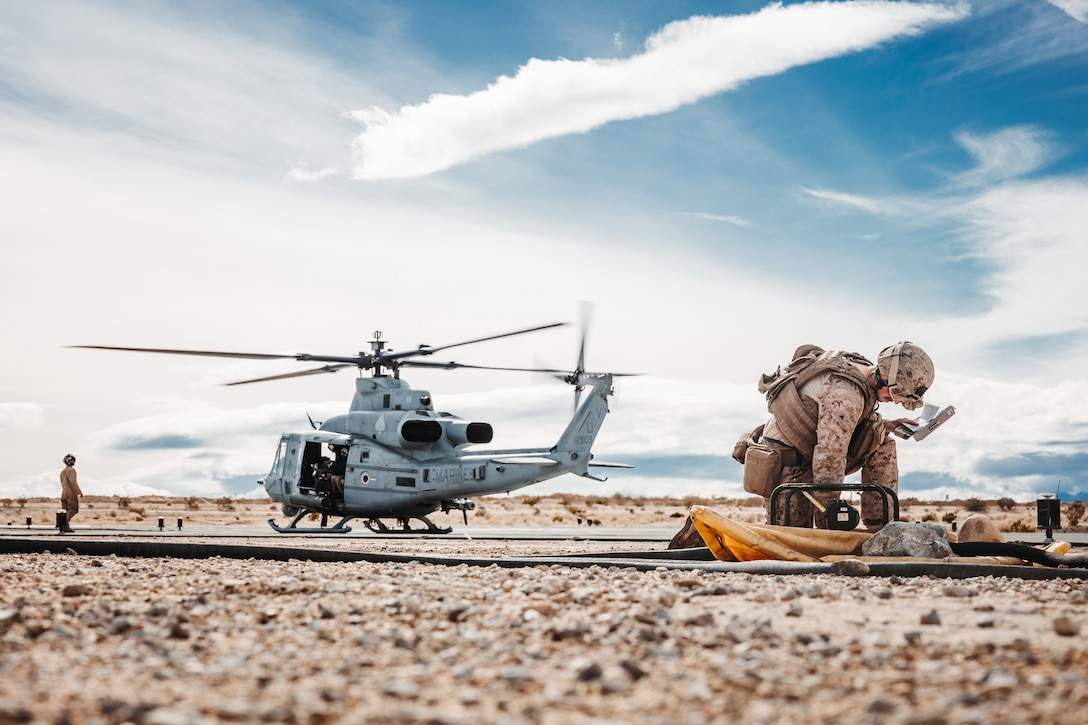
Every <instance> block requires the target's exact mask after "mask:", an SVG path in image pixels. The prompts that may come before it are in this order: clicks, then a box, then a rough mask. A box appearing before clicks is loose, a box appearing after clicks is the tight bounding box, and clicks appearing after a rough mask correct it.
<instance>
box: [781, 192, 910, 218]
mask: <svg viewBox="0 0 1088 725" xmlns="http://www.w3.org/2000/svg"><path fill="white" fill-rule="evenodd" d="M801 191H803V192H804V193H806V194H808V195H809V196H811V197H814V198H816V199H820V200H821V201H827V202H832V203H833V204H835V205H841V206H845V207H851V208H854V209H860V210H861V211H864V212H867V213H869V214H875V215H877V216H902V215H904V214H907V213H910V212H912V211H916V210H917V208H918V206H919V204H918V203H917V202H912V201H907V200H902V199H877V198H874V197H869V196H859V195H857V194H847V193H844V192H841V191H831V190H829V189H806V188H802V189H801Z"/></svg>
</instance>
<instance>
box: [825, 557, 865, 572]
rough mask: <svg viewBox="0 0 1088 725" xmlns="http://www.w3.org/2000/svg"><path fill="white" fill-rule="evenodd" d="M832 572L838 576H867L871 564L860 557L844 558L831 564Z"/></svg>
mask: <svg viewBox="0 0 1088 725" xmlns="http://www.w3.org/2000/svg"><path fill="white" fill-rule="evenodd" d="M831 573H832V574H837V575H838V576H866V575H868V574H869V565H868V564H866V563H865V562H864V561H861V560H859V559H843V560H842V561H836V562H833V563H832V564H831Z"/></svg>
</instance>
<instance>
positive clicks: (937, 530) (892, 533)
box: [861, 521, 952, 559]
mask: <svg viewBox="0 0 1088 725" xmlns="http://www.w3.org/2000/svg"><path fill="white" fill-rule="evenodd" d="M861 552H862V553H863V554H864V555H865V556H913V557H917V558H921V559H944V558H947V557H949V556H952V547H951V546H949V545H948V532H947V531H945V530H944V527H943V526H938V525H936V524H912V523H908V522H906V521H892V522H890V523H888V525H887V526H885V527H884V528H883V529H881V530H880V531H878V532H877V533H875V534H873V535H872V536H871V537H869V540H868V541H866V542H865V543H864V544H863V545H862V547H861Z"/></svg>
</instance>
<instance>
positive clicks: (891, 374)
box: [877, 342, 933, 410]
mask: <svg viewBox="0 0 1088 725" xmlns="http://www.w3.org/2000/svg"><path fill="white" fill-rule="evenodd" d="M877 374H878V375H879V376H880V379H881V381H882V382H883V383H884V384H885V385H887V386H888V394H889V395H891V398H892V400H893V401H894V402H896V403H899V404H900V405H902V406H903V407H904V408H906V409H907V410H917V409H918V408H921V407H922V405H923V403H924V401H923V400H922V396H923V395H925V393H926V391H927V390H929V387H930V386H931V385H933V361H932V360H930V359H929V355H927V354H926V352H925V350H923V349H922V348H920V347H918V346H917V345H915V344H914V343H913V342H900V343H898V344H896V345H890V346H888V347H886V348H884V349H883V350H881V351H880V356H879V357H877Z"/></svg>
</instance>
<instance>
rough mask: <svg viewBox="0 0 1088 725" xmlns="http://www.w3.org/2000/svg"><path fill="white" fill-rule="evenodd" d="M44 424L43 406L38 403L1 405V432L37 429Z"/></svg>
mask: <svg viewBox="0 0 1088 725" xmlns="http://www.w3.org/2000/svg"><path fill="white" fill-rule="evenodd" d="M44 423H45V416H44V415H43V410H42V406H41V405H38V404H37V403H0V430H3V429H4V428H37V427H39V426H41V425H43V424H44Z"/></svg>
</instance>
